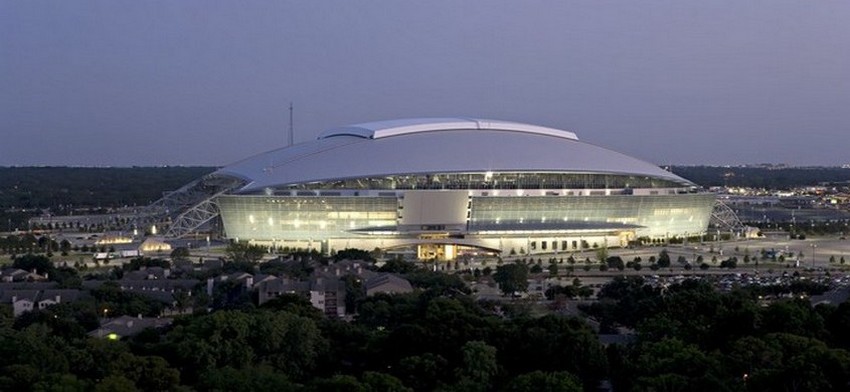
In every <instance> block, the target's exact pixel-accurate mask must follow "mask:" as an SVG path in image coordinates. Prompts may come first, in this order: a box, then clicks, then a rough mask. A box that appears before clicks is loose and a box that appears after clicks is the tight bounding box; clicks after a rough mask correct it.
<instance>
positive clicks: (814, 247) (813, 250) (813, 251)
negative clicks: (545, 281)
mask: <svg viewBox="0 0 850 392" xmlns="http://www.w3.org/2000/svg"><path fill="white" fill-rule="evenodd" d="M809 246H811V247H812V269H813V270H814V269H815V249H817V247H818V245H817V244H810V245H809Z"/></svg>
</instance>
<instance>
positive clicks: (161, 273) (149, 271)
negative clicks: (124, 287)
mask: <svg viewBox="0 0 850 392" xmlns="http://www.w3.org/2000/svg"><path fill="white" fill-rule="evenodd" d="M169 276H171V269H169V268H162V267H142V268H140V269H139V270H138V271H130V272H127V273H125V274H124V277H123V279H127V280H153V279H168V277H169Z"/></svg>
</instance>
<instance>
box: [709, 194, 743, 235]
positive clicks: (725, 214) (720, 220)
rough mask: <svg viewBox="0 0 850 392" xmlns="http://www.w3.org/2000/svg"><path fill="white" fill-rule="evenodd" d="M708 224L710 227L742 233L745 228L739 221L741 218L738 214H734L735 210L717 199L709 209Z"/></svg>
mask: <svg viewBox="0 0 850 392" xmlns="http://www.w3.org/2000/svg"><path fill="white" fill-rule="evenodd" d="M709 225H710V226H711V227H712V228H716V229H719V230H724V231H734V232H736V233H743V232H745V230H746V226H744V224H743V223H741V219H740V218H738V214H736V213H735V211H732V209H731V208H729V206H727V205H726V203H724V202H722V201H721V200H719V199H718V200H717V201H715V202H714V208H713V209H712V210H711V220H710V221H709Z"/></svg>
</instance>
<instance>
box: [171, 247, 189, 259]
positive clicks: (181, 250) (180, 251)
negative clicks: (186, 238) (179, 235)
mask: <svg viewBox="0 0 850 392" xmlns="http://www.w3.org/2000/svg"><path fill="white" fill-rule="evenodd" d="M189 256H190V253H189V248H187V247H185V246H179V247H176V248H174V250H172V251H171V260H174V261H186V260H189Z"/></svg>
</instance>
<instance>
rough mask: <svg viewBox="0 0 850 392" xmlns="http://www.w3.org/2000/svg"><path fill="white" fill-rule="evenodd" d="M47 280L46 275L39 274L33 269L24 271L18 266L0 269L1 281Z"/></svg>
mask: <svg viewBox="0 0 850 392" xmlns="http://www.w3.org/2000/svg"><path fill="white" fill-rule="evenodd" d="M43 280H47V276H44V275H39V274H37V273H36V271H35V270H32V271H31V272H30V271H26V270H22V269H19V268H7V269H5V270H2V271H0V281H2V282H36V281H43Z"/></svg>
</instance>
